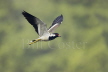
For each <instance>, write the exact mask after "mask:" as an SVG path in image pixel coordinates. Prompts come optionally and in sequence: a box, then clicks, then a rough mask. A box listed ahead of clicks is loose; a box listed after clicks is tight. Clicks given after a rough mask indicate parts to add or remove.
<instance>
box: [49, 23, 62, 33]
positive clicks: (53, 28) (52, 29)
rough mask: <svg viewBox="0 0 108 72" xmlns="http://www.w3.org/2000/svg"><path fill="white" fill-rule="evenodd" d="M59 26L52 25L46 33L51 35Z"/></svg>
mask: <svg viewBox="0 0 108 72" xmlns="http://www.w3.org/2000/svg"><path fill="white" fill-rule="evenodd" d="M59 25H60V24H58V23H57V24H55V25H53V26H52V27H51V28H50V29H49V30H48V32H50V33H53V32H54V30H55V29H56V28H57V27H58V26H59Z"/></svg>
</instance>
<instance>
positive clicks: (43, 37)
mask: <svg viewBox="0 0 108 72" xmlns="http://www.w3.org/2000/svg"><path fill="white" fill-rule="evenodd" d="M39 39H41V40H42V41H48V40H49V36H42V37H40V38H39Z"/></svg>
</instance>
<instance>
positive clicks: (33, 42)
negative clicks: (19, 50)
mask: <svg viewBox="0 0 108 72" xmlns="http://www.w3.org/2000/svg"><path fill="white" fill-rule="evenodd" d="M40 40H41V39H36V40H34V41H33V42H30V43H29V45H31V44H33V43H36V42H38V41H40Z"/></svg>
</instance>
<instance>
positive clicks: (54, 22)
mask: <svg viewBox="0 0 108 72" xmlns="http://www.w3.org/2000/svg"><path fill="white" fill-rule="evenodd" d="M62 21H63V15H60V16H58V17H57V18H56V19H55V20H54V21H53V23H52V25H51V26H50V27H49V29H48V32H50V33H53V32H54V31H55V29H56V28H57V27H58V26H59V25H60V24H61V23H62Z"/></svg>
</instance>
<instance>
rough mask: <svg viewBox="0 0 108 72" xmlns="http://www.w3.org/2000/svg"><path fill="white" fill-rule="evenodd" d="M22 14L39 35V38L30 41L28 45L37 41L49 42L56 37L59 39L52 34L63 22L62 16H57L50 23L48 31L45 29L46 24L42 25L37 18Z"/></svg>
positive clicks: (56, 34) (55, 34)
mask: <svg viewBox="0 0 108 72" xmlns="http://www.w3.org/2000/svg"><path fill="white" fill-rule="evenodd" d="M22 14H23V15H24V17H25V18H26V19H27V21H28V22H29V23H30V24H31V25H33V27H34V28H35V31H36V32H37V34H38V35H39V38H37V39H35V40H32V41H31V42H30V43H29V45H31V44H33V43H35V42H38V41H50V40H53V39H55V38H57V37H60V35H59V34H58V33H53V32H54V30H55V29H56V28H57V27H58V26H59V25H60V24H61V22H62V21H63V16H62V15H61V16H58V17H57V18H56V19H55V20H54V21H53V23H52V25H51V26H50V28H49V29H47V27H46V24H45V23H43V22H42V21H41V20H40V19H39V18H37V17H35V16H33V15H31V14H29V13H27V12H25V11H23V12H22Z"/></svg>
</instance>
